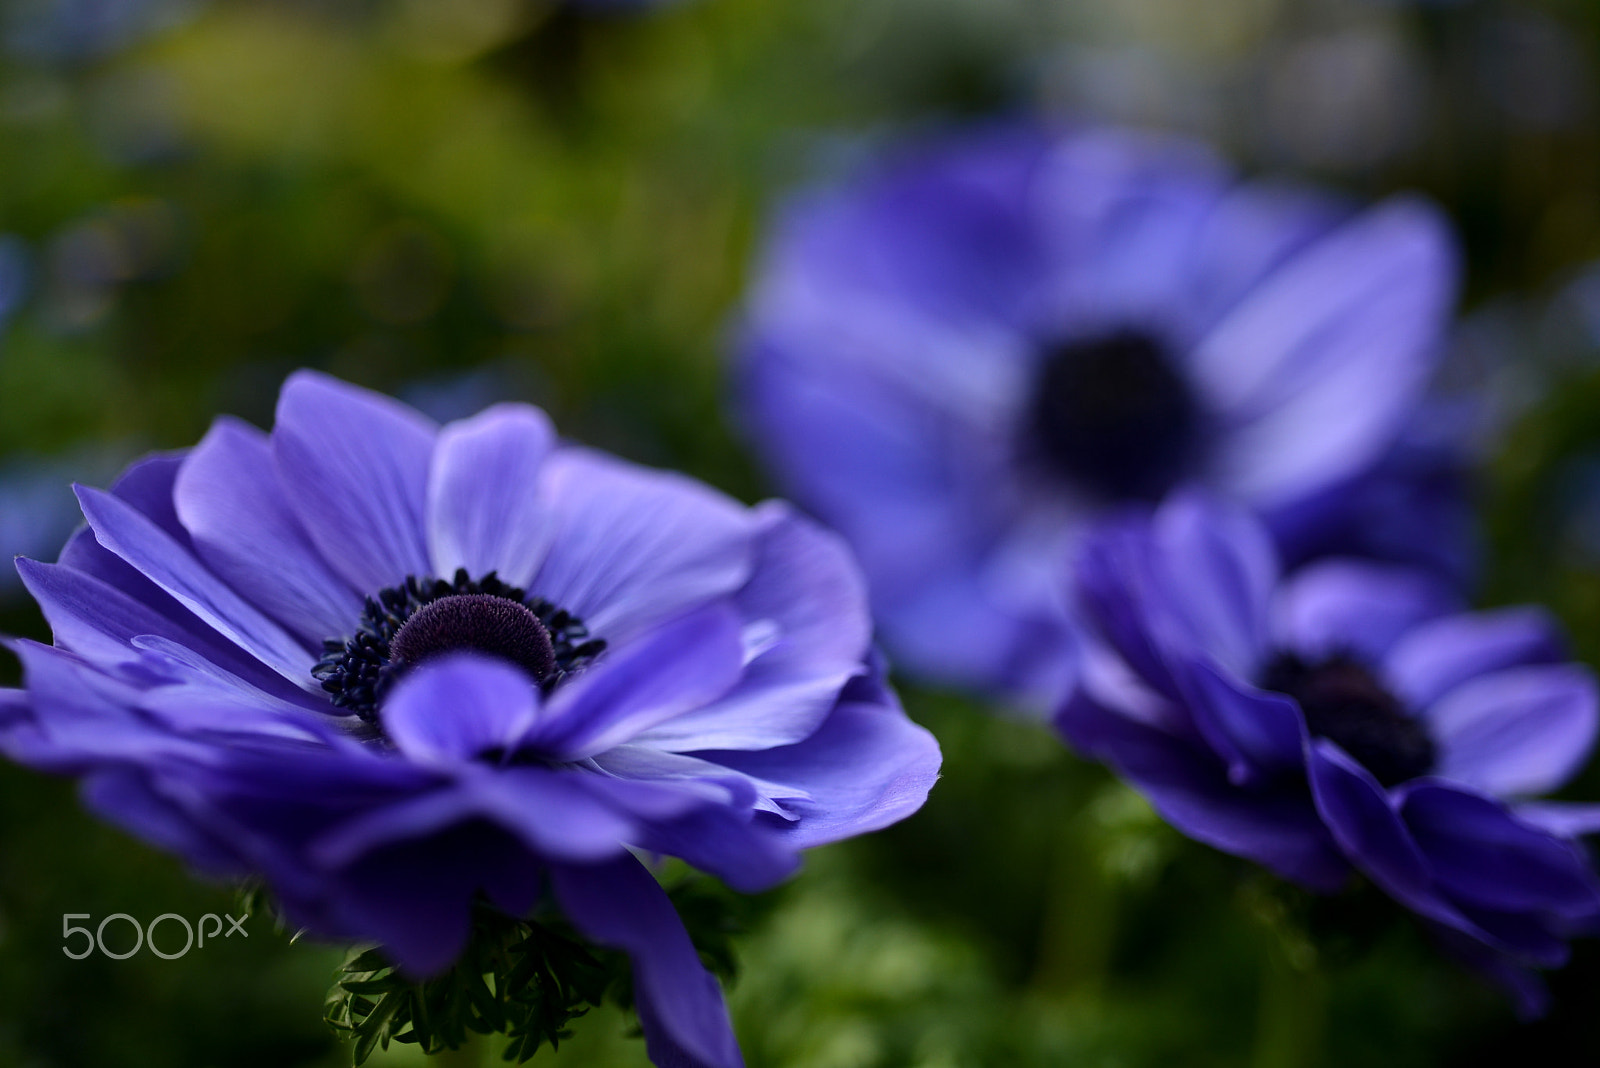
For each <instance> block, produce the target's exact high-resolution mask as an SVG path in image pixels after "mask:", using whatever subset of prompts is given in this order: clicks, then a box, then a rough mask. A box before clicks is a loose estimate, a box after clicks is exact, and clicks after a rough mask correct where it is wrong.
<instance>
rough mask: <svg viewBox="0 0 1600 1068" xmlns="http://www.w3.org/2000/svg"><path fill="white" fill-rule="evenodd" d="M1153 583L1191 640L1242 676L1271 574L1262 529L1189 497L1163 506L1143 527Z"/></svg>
mask: <svg viewBox="0 0 1600 1068" xmlns="http://www.w3.org/2000/svg"><path fill="white" fill-rule="evenodd" d="M1151 536H1152V541H1153V543H1154V546H1155V550H1156V553H1157V557H1156V559H1157V560H1158V561H1159V568H1160V571H1159V580H1158V581H1159V582H1160V585H1161V587H1162V588H1163V589H1164V590H1165V591H1168V592H1167V595H1168V597H1170V599H1171V602H1172V603H1173V604H1174V605H1175V606H1176V607H1177V608H1178V610H1179V611H1180V612H1181V613H1182V615H1183V617H1184V619H1185V622H1186V623H1187V624H1188V626H1189V628H1190V631H1191V633H1192V640H1193V641H1194V642H1195V644H1196V645H1198V646H1199V647H1201V648H1204V649H1205V650H1206V652H1207V653H1208V654H1209V655H1210V656H1212V657H1214V658H1216V659H1217V660H1218V661H1219V662H1220V663H1221V664H1222V666H1223V667H1224V668H1226V669H1228V670H1229V671H1232V672H1235V673H1238V674H1241V675H1249V674H1253V673H1254V672H1255V670H1256V668H1258V667H1259V666H1260V663H1261V659H1262V656H1263V655H1264V651H1265V645H1266V640H1267V605H1268V601H1269V599H1270V597H1271V595H1272V588H1273V585H1274V584H1275V583H1276V582H1277V579H1278V562H1277V556H1276V554H1275V553H1274V551H1273V548H1272V541H1271V539H1270V538H1269V537H1268V535H1267V532H1266V530H1265V529H1264V528H1263V527H1262V526H1261V524H1260V523H1258V522H1257V521H1256V520H1255V519H1253V518H1252V517H1251V516H1249V515H1247V514H1246V513H1244V512H1243V511H1240V510H1238V509H1234V508H1229V507H1226V506H1224V505H1222V504H1220V503H1218V502H1214V501H1210V500H1207V499H1206V498H1204V497H1202V496H1199V495H1197V494H1189V493H1180V494H1177V495H1175V496H1174V497H1173V498H1172V499H1170V500H1169V501H1168V502H1167V503H1166V504H1164V505H1163V506H1162V507H1161V509H1160V510H1159V511H1157V513H1156V516H1155V521H1154V523H1153V525H1152V527H1151Z"/></svg>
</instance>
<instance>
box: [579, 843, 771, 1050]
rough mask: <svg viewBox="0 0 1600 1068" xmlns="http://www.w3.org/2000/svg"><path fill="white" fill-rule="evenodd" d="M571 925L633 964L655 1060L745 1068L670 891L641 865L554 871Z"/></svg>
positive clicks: (625, 862) (718, 993) (718, 994)
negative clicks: (614, 950)
mask: <svg viewBox="0 0 1600 1068" xmlns="http://www.w3.org/2000/svg"><path fill="white" fill-rule="evenodd" d="M550 881H551V885H552V886H553V887H554V889H555V892H556V898H557V900H559V901H560V903H561V908H562V910H563V911H564V912H565V913H566V914H567V918H568V919H570V920H571V921H572V923H573V925H574V926H576V927H577V928H578V930H580V931H582V932H583V933H584V934H585V935H587V936H588V937H590V938H592V939H594V940H595V941H596V942H599V943H601V944H602V945H607V946H612V947H614V948H616V949H620V950H622V951H624V952H625V953H627V954H628V957H629V958H630V959H631V960H632V961H633V981H634V994H635V998H636V1000H637V1003H638V1009H639V1022H640V1023H641V1024H642V1025H643V1026H644V1031H645V1042H646V1046H647V1049H648V1051H649V1054H650V1060H651V1061H652V1062H654V1063H655V1064H657V1065H662V1066H666V1068H742V1066H743V1064H744V1059H743V1058H742V1057H741V1056H740V1055H739V1045H738V1042H737V1041H736V1040H735V1039H734V1037H733V1026H732V1024H731V1023H730V1022H729V1020H728V1007H727V1005H726V1004H725V1003H724V1002H723V1000H722V990H721V988H720V987H718V986H717V981H716V979H714V978H713V977H712V976H711V973H710V972H708V971H706V970H705V967H704V966H703V965H702V964H701V963H700V957H699V955H698V954H697V953H696V952H695V948H694V944H693V943H692V942H690V941H689V935H688V933H687V932H686V931H685V930H684V929H683V922H682V921H681V920H679V919H678V915H677V913H676V912H674V911H673V908H672V902H671V901H669V900H668V898H667V895H666V893H665V892H664V891H663V890H662V889H661V887H660V886H659V885H657V883H656V881H655V880H654V879H653V878H651V877H650V873H649V872H647V871H646V870H645V869H644V866H643V865H641V864H640V863H639V862H638V861H637V860H635V859H633V858H632V857H622V858H620V859H618V860H615V861H613V862H611V863H609V864H597V865H589V866H585V867H573V866H568V865H560V866H557V867H554V868H552V869H551V870H550Z"/></svg>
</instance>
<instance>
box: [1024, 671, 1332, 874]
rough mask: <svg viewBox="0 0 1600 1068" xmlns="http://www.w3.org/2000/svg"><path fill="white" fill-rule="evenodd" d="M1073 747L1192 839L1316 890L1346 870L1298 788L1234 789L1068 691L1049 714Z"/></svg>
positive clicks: (1204, 764) (1174, 743)
mask: <svg viewBox="0 0 1600 1068" xmlns="http://www.w3.org/2000/svg"><path fill="white" fill-rule="evenodd" d="M1056 726H1057V727H1058V728H1059V729H1060V730H1061V732H1062V733H1063V734H1064V735H1065V736H1066V738H1067V740H1068V741H1070V742H1071V743H1072V745H1073V747H1074V748H1075V749H1077V750H1078V751H1079V752H1080V753H1083V754H1084V755H1085V756H1090V757H1093V758H1095V759H1097V760H1102V761H1104V762H1106V763H1108V764H1110V765H1111V766H1112V767H1113V768H1115V769H1116V771H1117V773H1118V774H1119V775H1120V776H1122V777H1123V778H1125V779H1127V780H1128V781H1129V782H1131V783H1132V784H1133V785H1134V786H1135V787H1136V788H1137V789H1138V790H1139V792H1140V793H1142V794H1144V795H1145V796H1146V797H1148V798H1149V799H1150V803H1151V804H1152V805H1154V806H1155V808H1156V811H1157V812H1159V813H1161V816H1162V818H1163V819H1165V820H1166V821H1167V822H1168V823H1170V824H1172V825H1173V826H1174V827H1176V828H1177V829H1178V830H1180V831H1182V832H1183V833H1184V834H1186V835H1188V836H1189V837H1190V838H1193V839H1195V840H1196V841H1200V842H1204V843H1206V844H1207V845H1210V846H1214V847H1216V848H1217V849H1220V850H1222V851H1223V852H1226V853H1232V854H1234V855H1235V856H1240V857H1246V858H1248V859H1250V860H1254V861H1256V862H1257V863H1259V864H1263V865H1265V866H1266V867H1268V868H1271V869H1272V870H1273V871H1275V872H1277V873H1278V874H1280V875H1282V876H1283V877H1285V878H1287V879H1292V880H1294V881H1295V882H1298V883H1301V884H1302V885H1305V886H1309V887H1311V888H1312V889H1314V890H1317V891H1320V892H1323V893H1333V892H1335V891H1337V890H1338V889H1339V888H1340V887H1341V886H1343V884H1344V883H1345V881H1346V880H1347V879H1348V877H1349V874H1350V868H1349V865H1348V864H1346V863H1345V860H1344V858H1343V857H1342V856H1341V855H1340V853H1339V850H1338V848H1337V847H1336V846H1335V844H1334V841H1333V839H1332V838H1331V837H1329V834H1328V830H1327V828H1326V827H1324V826H1323V823H1322V821H1321V820H1320V819H1319V818H1318V816H1317V813H1316V811H1315V810H1314V809H1313V808H1312V807H1311V805H1310V804H1309V803H1308V801H1307V800H1306V798H1305V796H1304V793H1303V790H1292V789H1289V790H1241V789H1240V788H1239V787H1237V786H1234V785H1233V784H1232V783H1230V782H1229V781H1228V777H1227V773H1226V768H1225V767H1224V765H1223V764H1222V762H1221V761H1219V760H1217V759H1216V758H1215V757H1214V756H1212V755H1211V754H1209V753H1206V752H1204V751H1202V750H1198V749H1196V748H1195V747H1193V746H1191V745H1189V744H1188V743H1186V742H1184V741H1182V740H1180V739H1178V738H1174V737H1173V736H1172V735H1169V734H1167V733H1165V732H1164V731H1159V730H1156V729H1154V728H1152V727H1148V726H1146V725H1144V724H1142V723H1136V722H1134V721H1132V720H1130V719H1127V718H1125V717H1123V716H1120V715H1118V714H1116V713H1115V712H1113V711H1111V710H1109V709H1107V708H1105V707H1104V706H1102V705H1100V704H1099V703H1098V702H1097V701H1095V700H1093V699H1092V698H1091V697H1089V696H1088V695H1087V694H1086V693H1084V692H1083V691H1081V690H1080V691H1079V692H1078V693H1075V694H1074V695H1073V696H1072V697H1071V698H1070V699H1069V700H1068V701H1067V703H1066V704H1065V705H1063V706H1062V708H1061V711H1060V712H1059V713H1058V714H1057V717H1056Z"/></svg>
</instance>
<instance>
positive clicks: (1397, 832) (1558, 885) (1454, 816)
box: [1056, 494, 1600, 1014]
mask: <svg viewBox="0 0 1600 1068" xmlns="http://www.w3.org/2000/svg"><path fill="white" fill-rule="evenodd" d="M1077 579H1078V584H1079V589H1080V595H1081V596H1082V598H1083V603H1084V605H1085V610H1086V612H1087V613H1088V614H1089V616H1090V617H1091V618H1092V619H1093V621H1094V623H1095V625H1096V627H1097V630H1098V633H1099V634H1100V636H1101V637H1102V638H1103V639H1104V641H1105V643H1106V648H1105V649H1103V650H1101V649H1099V648H1098V647H1097V650H1096V652H1094V653H1091V654H1090V655H1089V656H1088V657H1087V662H1088V666H1087V667H1086V669H1085V677H1084V682H1083V685H1082V686H1080V687H1079V689H1078V691H1077V692H1076V693H1075V694H1074V695H1073V696H1072V697H1071V698H1070V699H1069V700H1068V701H1067V702H1066V703H1064V704H1063V706H1062V708H1061V709H1060V711H1059V712H1058V714H1057V717H1056V724H1057V726H1058V727H1059V728H1060V730H1061V732H1062V733H1063V734H1064V735H1065V736H1066V737H1067V739H1068V740H1069V741H1070V742H1071V743H1072V745H1073V746H1074V747H1075V748H1076V749H1078V750H1079V751H1080V752H1082V753H1084V754H1085V755H1088V756H1091V757H1093V758H1096V759H1099V760H1102V761H1104V762H1105V763H1107V764H1109V765H1111V766H1112V767H1113V768H1114V769H1115V770H1116V771H1117V773H1118V774H1119V775H1121V776H1122V777H1123V778H1125V779H1127V780H1128V781H1129V782H1131V783H1132V784H1133V785H1134V786H1135V787H1137V788H1138V789H1139V790H1140V791H1141V792H1143V793H1144V794H1145V795H1146V796H1147V797H1148V798H1149V799H1150V801H1151V803H1152V804H1153V805H1154V806H1155V807H1156V809H1157V810H1158V811H1159V812H1160V813H1161V815H1162V817H1163V818H1165V819H1166V820H1167V821H1168V822H1169V823H1171V824H1172V825H1173V826H1175V827H1176V828H1177V829H1178V830H1180V831H1182V832H1183V833H1184V834H1187V835H1189V836H1190V837H1192V838H1195V839H1198V840H1199V841H1202V842H1205V843H1207V844H1209V845H1212V846H1215V847H1216V848H1218V849H1221V850H1223V851H1225V852H1228V853H1233V854H1236V855H1238V856H1242V857H1246V858H1248V859H1250V860H1254V861H1257V862H1259V863H1261V864H1264V865H1266V866H1267V867H1269V868H1271V869H1273V870H1274V871H1276V872H1278V873H1279V874H1281V875H1283V876H1285V877H1287V878H1289V879H1292V880H1294V881H1296V882H1298V883H1301V884H1303V885H1305V886H1308V887H1310V888H1312V889H1315V890H1318V891H1323V892H1333V891H1336V890H1338V889H1340V888H1341V887H1342V886H1343V885H1344V884H1345V883H1346V882H1347V880H1348V878H1349V876H1350V873H1351V869H1352V868H1354V869H1355V870H1357V871H1359V872H1361V873H1362V874H1364V875H1366V876H1367V877H1368V878H1369V879H1371V880H1372V882H1373V883H1374V884H1375V885H1376V886H1378V887H1379V888H1380V889H1382V890H1383V891H1384V892H1385V893H1387V894H1388V895H1389V896H1390V897H1392V898H1394V900H1396V901H1398V902H1399V903H1401V904H1402V905H1404V906H1405V907H1407V908H1409V909H1411V910H1412V911H1414V912H1415V913H1416V914H1417V915H1419V916H1421V917H1422V918H1423V919H1424V920H1426V921H1428V922H1429V924H1430V925H1432V926H1433V927H1435V928H1436V929H1438V930H1439V931H1440V932H1442V934H1443V937H1444V938H1445V939H1446V941H1447V942H1448V943H1449V944H1450V945H1451V947H1452V948H1453V949H1454V950H1456V951H1457V952H1458V953H1460V954H1463V955H1466V956H1467V957H1469V959H1470V960H1471V962H1472V963H1474V964H1476V965H1477V966H1479V967H1480V968H1483V969H1484V970H1486V971H1489V972H1491V973H1492V974H1493V975H1494V976H1495V977H1496V978H1498V979H1499V980H1500V981H1502V982H1503V983H1505V984H1506V985H1507V986H1508V987H1509V988H1510V990H1511V992H1512V993H1513V994H1514V996H1515V997H1516V999H1517V1002H1518V1005H1519V1008H1520V1009H1521V1010H1522V1011H1523V1012H1524V1013H1528V1014H1533V1013H1536V1012H1538V1011H1539V1010H1540V1008H1541V1007H1542V1002H1543V997H1544V992H1543V986H1542V983H1541V982H1540V981H1539V979H1538V976H1537V974H1536V973H1535V972H1534V971H1533V970H1532V969H1535V968H1551V967H1559V966H1560V965H1562V964H1563V963H1565V961H1566V959H1567V953H1568V949H1567V945H1566V939H1567V938H1568V937H1571V936H1573V935H1575V934H1580V933H1594V932H1595V931H1597V930H1600V880H1597V879H1596V877H1595V875H1594V873H1593V871H1592V869H1591V866H1590V862H1589V858H1588V855H1587V853H1586V852H1585V850H1584V849H1583V847H1582V846H1581V845H1580V844H1579V842H1578V841H1577V836H1578V835H1579V834H1581V833H1587V832H1589V831H1591V830H1600V806H1587V805H1570V804H1558V803H1550V802H1544V803H1540V802H1533V801H1530V800H1528V799H1529V798H1531V797H1533V796H1535V795H1540V794H1544V793H1547V792H1549V791H1551V790H1553V789H1555V788H1557V787H1559V786H1560V785H1562V784H1563V783H1564V782H1566V781H1567V779H1568V778H1569V777H1571V776H1572V774H1573V773H1574V772H1576V771H1577V770H1578V768H1579V767H1580V766H1581V765H1582V764H1583V763H1584V761H1585V760H1586V758H1587V756H1588V754H1589V750H1590V747H1591V745H1592V744H1593V742H1594V737H1595V727H1596V690H1595V681H1594V678H1593V676H1592V675H1591V674H1590V673H1589V672H1588V671H1587V670H1586V669H1585V668H1582V667H1580V666H1577V665H1575V664H1570V663H1566V662H1565V652H1564V649H1563V643H1562V641H1561V639H1560V637H1559V635H1558V633H1557V631H1556V628H1555V626H1554V624H1553V623H1552V622H1551V621H1550V620H1549V619H1548V618H1547V617H1546V615H1545V614H1544V613H1543V612H1541V611H1540V610H1538V609H1534V608H1504V609H1499V610H1496V611H1491V612H1480V613H1463V612H1460V611H1459V610H1458V605H1457V603H1456V601H1455V598H1454V597H1453V596H1451V595H1449V594H1447V593H1444V592H1443V591H1442V590H1441V588H1440V586H1439V585H1438V584H1437V583H1436V582H1435V581H1434V580H1432V579H1431V578H1429V577H1427V576H1425V575H1424V574H1422V573H1420V572H1416V571H1411V570H1407V569H1403V568H1399V567H1394V566H1389V565H1380V564H1375V563H1372V562H1369V561H1352V560H1328V561H1323V562H1321V563H1318V564H1314V565H1311V566H1310V567H1307V568H1305V569H1303V570H1301V571H1299V572H1297V573H1296V574H1294V575H1292V576H1290V577H1288V578H1284V577H1282V576H1281V575H1280V574H1279V571H1278V566H1277V563H1276V560H1275V557H1274V553H1273V549H1272V545H1271V542H1270V539H1269V536H1268V534H1267V532H1266V531H1265V530H1264V529H1263V528H1262V527H1261V526H1260V525H1259V524H1258V523H1257V522H1256V521H1255V520H1254V519H1252V518H1250V517H1249V516H1248V515H1247V514H1245V513H1243V512H1236V511H1230V510H1228V509H1226V508H1223V507H1220V506H1218V505H1216V504H1215V503H1213V502H1209V501H1207V500H1204V499H1202V498H1198V497H1196V496H1191V495H1188V494H1184V495H1179V496H1176V497H1174V498H1173V499H1171V500H1169V501H1168V502H1167V503H1166V504H1164V505H1163V506H1162V507H1161V508H1160V509H1159V510H1158V511H1157V512H1156V513H1155V514H1154V516H1153V517H1137V518H1123V519H1120V520H1117V521H1114V522H1108V523H1106V524H1105V525H1104V526H1102V527H1101V528H1100V529H1099V530H1098V531H1097V532H1096V533H1095V534H1094V535H1093V536H1092V537H1091V538H1089V539H1088V540H1087V541H1086V544H1085V547H1084V552H1083V555H1082V556H1081V558H1080V560H1079V563H1078V571H1077Z"/></svg>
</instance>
